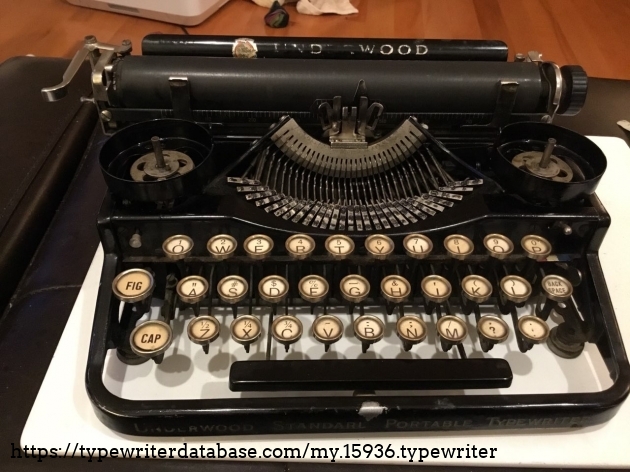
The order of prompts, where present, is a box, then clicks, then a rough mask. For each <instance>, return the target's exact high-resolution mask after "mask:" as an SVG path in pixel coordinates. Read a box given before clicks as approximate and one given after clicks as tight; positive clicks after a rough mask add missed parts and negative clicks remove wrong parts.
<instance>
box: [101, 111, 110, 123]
mask: <svg viewBox="0 0 630 472" xmlns="http://www.w3.org/2000/svg"><path fill="white" fill-rule="evenodd" d="M101 120H103V121H105V122H109V121H112V112H111V111H109V110H103V111H102V112H101Z"/></svg>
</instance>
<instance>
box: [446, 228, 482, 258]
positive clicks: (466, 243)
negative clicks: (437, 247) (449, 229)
mask: <svg viewBox="0 0 630 472" xmlns="http://www.w3.org/2000/svg"><path fill="white" fill-rule="evenodd" d="M444 247H445V248H446V252H448V255H449V256H451V257H452V258H454V259H460V260H464V259H466V257H467V256H470V255H471V254H472V252H473V251H474V249H475V245H474V244H473V242H472V241H471V240H470V239H468V238H467V237H466V236H463V235H461V234H451V235H450V236H447V237H446V238H445V239H444Z"/></svg>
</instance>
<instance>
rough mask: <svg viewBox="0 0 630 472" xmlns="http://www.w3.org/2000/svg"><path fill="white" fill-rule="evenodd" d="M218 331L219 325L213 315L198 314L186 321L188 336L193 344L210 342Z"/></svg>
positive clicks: (219, 331) (219, 329) (216, 335)
mask: <svg viewBox="0 0 630 472" xmlns="http://www.w3.org/2000/svg"><path fill="white" fill-rule="evenodd" d="M220 333H221V325H220V324H219V321H218V320H217V319H216V318H215V317H214V316H208V315H203V316H198V317H196V318H193V319H192V320H190V323H188V338H189V339H190V340H191V341H192V342H193V343H195V344H210V343H211V342H212V341H214V340H215V339H217V338H218V337H219V334H220Z"/></svg>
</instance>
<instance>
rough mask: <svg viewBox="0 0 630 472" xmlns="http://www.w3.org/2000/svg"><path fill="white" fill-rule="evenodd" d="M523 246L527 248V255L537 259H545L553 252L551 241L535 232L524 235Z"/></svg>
mask: <svg viewBox="0 0 630 472" xmlns="http://www.w3.org/2000/svg"><path fill="white" fill-rule="evenodd" d="M521 246H522V247H523V249H524V250H525V253H526V254H527V257H529V258H530V259H534V260H537V261H540V260H543V259H545V258H546V257H547V256H548V255H549V254H551V243H550V242H549V241H547V240H546V239H545V238H543V237H542V236H537V235H535V234H528V235H527V236H523V239H521Z"/></svg>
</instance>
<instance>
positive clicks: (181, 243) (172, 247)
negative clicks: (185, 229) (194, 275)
mask: <svg viewBox="0 0 630 472" xmlns="http://www.w3.org/2000/svg"><path fill="white" fill-rule="evenodd" d="M194 245H195V244H194V243H193V240H192V239H191V238H190V237H189V236H186V235H183V234H176V235H175V236H171V237H170V238H166V239H165V240H164V242H163V243H162V250H163V251H164V254H166V257H168V258H169V259H173V260H174V261H177V260H179V259H183V258H184V257H186V256H187V255H188V254H189V253H190V251H192V248H193V246H194Z"/></svg>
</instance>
